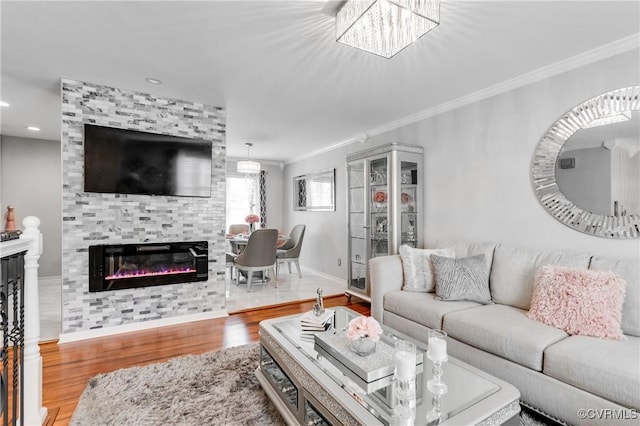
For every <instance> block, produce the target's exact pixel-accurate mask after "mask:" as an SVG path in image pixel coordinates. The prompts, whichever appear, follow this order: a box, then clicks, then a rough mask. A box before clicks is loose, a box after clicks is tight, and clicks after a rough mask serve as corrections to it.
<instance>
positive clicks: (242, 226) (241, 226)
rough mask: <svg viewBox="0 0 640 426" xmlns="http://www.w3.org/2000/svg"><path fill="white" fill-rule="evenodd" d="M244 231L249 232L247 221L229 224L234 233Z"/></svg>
mask: <svg viewBox="0 0 640 426" xmlns="http://www.w3.org/2000/svg"><path fill="white" fill-rule="evenodd" d="M243 232H246V233H249V225H248V224H246V223H234V224H233V225H229V233H230V234H233V235H237V234H242V233H243Z"/></svg>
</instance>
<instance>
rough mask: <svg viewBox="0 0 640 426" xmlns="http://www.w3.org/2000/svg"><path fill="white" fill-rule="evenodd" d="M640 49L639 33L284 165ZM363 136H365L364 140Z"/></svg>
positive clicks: (394, 122) (362, 141)
mask: <svg viewBox="0 0 640 426" xmlns="http://www.w3.org/2000/svg"><path fill="white" fill-rule="evenodd" d="M638 48H640V33H636V34H633V35H630V36H628V37H625V38H622V39H619V40H616V41H613V42H611V43H608V44H605V45H602V46H600V47H596V48H595V49H592V50H588V51H586V52H583V53H580V54H578V55H575V56H571V57H569V58H566V59H563V60H562V61H559V62H556V63H553V64H551V65H547V66H545V67H542V68H538V69H536V70H533V71H530V72H528V73H526V74H522V75H520V76H518V77H515V78H512V79H509V80H505V81H503V82H501V83H498V84H494V85H493V86H489V87H486V88H484V89H481V90H478V91H476V92H473V93H470V94H468V95H465V96H462V97H460V98H457V99H454V100H452V101H449V102H445V103H442V104H440V105H436V106H434V107H432V108H428V109H426V110H423V111H420V112H417V113H415V114H412V115H408V116H406V117H403V118H401V119H398V120H395V121H391V122H389V123H386V124H383V125H382V126H379V127H375V128H373V129H370V130H367V131H366V132H365V133H363V134H362V133H361V134H360V135H356V136H353V137H350V138H348V139H344V140H342V141H339V142H336V143H334V144H332V145H329V146H327V147H325V148H321V149H319V150H316V151H313V152H309V153H307V154H304V155H301V156H299V157H295V158H293V159H291V160H287V161H285V163H284V164H285V165H286V164H291V163H295V162H298V161H301V160H305V159H307V158H311V157H314V156H316V155H318V154H323V153H325V152H329V151H333V150H335V149H338V148H342V147H344V146H347V145H350V144H353V143H364V142H366V140H367V139H368V138H369V137H371V136H377V135H381V134H383V133H386V132H389V131H391V130H395V129H398V128H400V127H403V126H406V125H409V124H413V123H415V122H418V121H421V120H424V119H427V118H430V117H434V116H436V115H439V114H442V113H445V112H447V111H452V110H454V109H457V108H461V107H463V106H465V105H469V104H472V103H475V102H479V101H481V100H484V99H487V98H490V97H492V96H496V95H500V94H502V93H506V92H509V91H511V90H514V89H517V88H520V87H523V86H526V85H528V84H532V83H535V82H538V81H541V80H544V79H546V78H550V77H554V76H556V75H558V74H562V73H564V72H567V71H571V70H574V69H577V68H580V67H583V66H586V65H589V64H592V63H594V62H598V61H601V60H603V59H607V58H610V57H612V56H616V55H619V54H622V53H625V52H628V51H631V50H634V49H638ZM362 135H364V136H365V138H364V140H363V137H362Z"/></svg>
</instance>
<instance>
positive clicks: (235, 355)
mask: <svg viewBox="0 0 640 426" xmlns="http://www.w3.org/2000/svg"><path fill="white" fill-rule="evenodd" d="M258 355H259V345H258V344H257V343H254V344H250V345H245V346H239V347H235V348H230V349H226V350H222V351H218V352H208V353H205V354H202V355H188V356H184V357H180V358H175V359H172V360H169V361H166V362H162V363H157V364H151V365H147V366H144V367H131V368H126V369H122V370H118V371H114V372H112V373H107V374H100V375H97V376H95V377H92V378H91V379H90V380H89V383H88V384H87V387H86V388H85V390H84V392H83V393H82V396H81V397H80V400H79V401H78V405H77V407H76V410H75V412H74V413H73V416H72V418H71V423H70V425H71V426H103V425H104V426H106V425H113V426H160V425H162V426H170V425H181V426H190V425H194V426H196V425H197V426H203V425H245V426H249V425H256V426H257V425H284V424H285V423H284V420H283V419H282V417H280V415H279V414H278V411H277V410H276V408H275V407H274V406H273V404H272V403H271V402H270V401H269V399H268V398H267V396H266V394H265V393H264V391H263V390H262V388H261V387H260V384H259V383H258V380H257V379H256V377H255V375H254V372H255V370H256V367H257V365H258ZM520 424H521V425H523V426H534V425H535V426H544V425H546V423H545V422H544V421H543V420H541V419H539V418H537V416H536V414H535V413H533V412H528V411H527V410H524V411H523V412H522V413H521V415H520Z"/></svg>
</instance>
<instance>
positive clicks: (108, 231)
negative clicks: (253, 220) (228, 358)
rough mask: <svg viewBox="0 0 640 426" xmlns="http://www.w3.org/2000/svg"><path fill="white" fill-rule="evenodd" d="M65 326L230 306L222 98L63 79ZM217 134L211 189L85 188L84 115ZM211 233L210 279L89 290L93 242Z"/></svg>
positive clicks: (145, 127)
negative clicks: (170, 192)
mask: <svg viewBox="0 0 640 426" xmlns="http://www.w3.org/2000/svg"><path fill="white" fill-rule="evenodd" d="M61 89H62V143H61V145H62V182H63V189H62V220H63V224H62V331H63V333H73V332H76V331H87V330H91V329H97V328H103V327H110V326H116V325H123V324H130V323H135V322H141V321H149V320H156V319H163V318H169V317H175V316H180V315H187V314H196V313H203V312H210V311H216V310H221V309H224V307H225V280H224V272H225V256H224V253H225V240H224V236H225V231H224V229H225V156H226V154H225V122H226V112H225V110H224V109H223V108H219V107H213V106H208V105H203V104H198V103H195V102H187V101H179V100H175V99H167V98H162V97H158V96H153V95H149V94H145V93H139V92H134V91H130V90H123V89H117V88H112V87H106V86H101V85H97V84H90V83H85V82H80V81H73V80H66V79H63V80H62V84H61ZM84 123H90V124H97V125H101V126H110V127H117V128H123V129H131V130H139V131H145V132H152V133H162V134H168V135H173V136H182V137H191V138H198V139H206V140H211V141H212V142H213V162H212V176H211V198H197V197H172V196H151V195H118V194H98V193H85V192H83V186H84V177H83V176H84V171H83V166H84V149H83V124H84ZM197 240H206V241H208V242H209V280H208V281H206V282H194V283H184V284H172V285H165V286H155V287H145V288H136V289H131V290H117V291H108V292H101V293H89V282H88V247H89V246H90V245H95V244H110V243H123V244H130V243H138V242H172V241H197Z"/></svg>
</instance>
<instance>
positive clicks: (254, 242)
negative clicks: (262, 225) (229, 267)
mask: <svg viewBox="0 0 640 426" xmlns="http://www.w3.org/2000/svg"><path fill="white" fill-rule="evenodd" d="M277 242H278V230H277V229H258V230H256V231H253V232H252V233H251V235H250V236H249V241H247V247H246V248H245V249H244V251H243V252H242V253H240V254H239V255H237V256H236V257H235V259H234V261H233V264H234V267H235V268H236V269H237V272H236V285H240V273H239V272H240V271H242V272H245V273H246V274H247V291H251V284H252V280H253V273H254V272H262V283H263V284H265V283H266V282H267V279H266V273H267V271H272V272H273V274H274V278H275V279H274V282H275V285H276V287H277V286H278V282H277V281H278V272H277V271H276V244H277Z"/></svg>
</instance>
